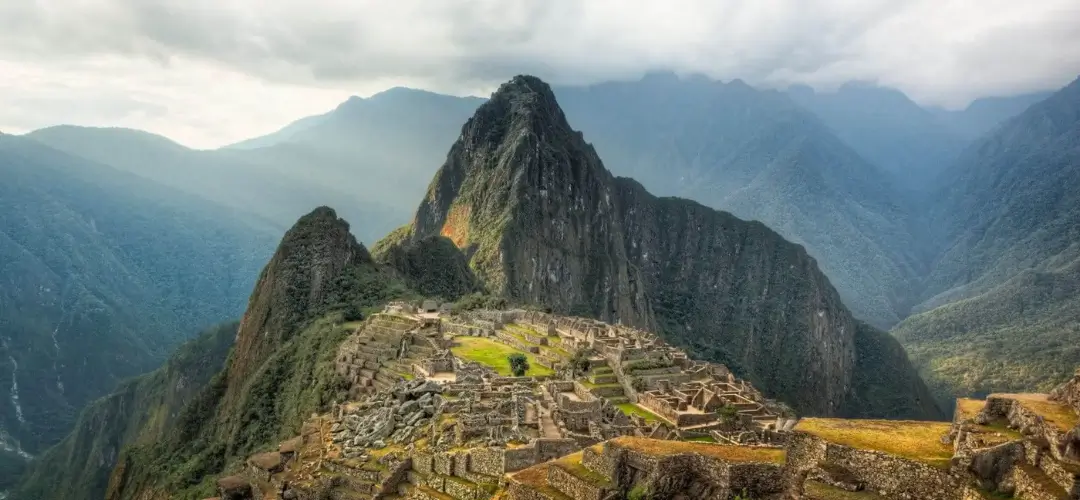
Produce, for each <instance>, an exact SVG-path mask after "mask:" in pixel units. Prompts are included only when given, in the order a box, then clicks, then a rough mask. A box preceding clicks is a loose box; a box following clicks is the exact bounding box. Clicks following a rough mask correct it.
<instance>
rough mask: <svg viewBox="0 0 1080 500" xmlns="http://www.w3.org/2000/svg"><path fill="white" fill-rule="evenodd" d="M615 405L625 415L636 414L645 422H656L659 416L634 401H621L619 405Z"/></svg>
mask: <svg viewBox="0 0 1080 500" xmlns="http://www.w3.org/2000/svg"><path fill="white" fill-rule="evenodd" d="M615 406H616V407H618V408H619V409H620V410H622V412H623V413H625V414H627V415H637V416H639V417H641V418H644V419H645V421H646V422H656V421H657V420H660V417H658V416H656V414H655V413H653V412H651V411H649V410H646V409H645V408H642V407H640V406H638V405H636V404H634V403H623V404H621V405H615Z"/></svg>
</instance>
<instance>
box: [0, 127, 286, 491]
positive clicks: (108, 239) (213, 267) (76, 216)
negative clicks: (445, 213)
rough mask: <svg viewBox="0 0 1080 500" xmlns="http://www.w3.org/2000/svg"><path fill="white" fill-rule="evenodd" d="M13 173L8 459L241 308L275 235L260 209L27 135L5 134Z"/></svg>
mask: <svg viewBox="0 0 1080 500" xmlns="http://www.w3.org/2000/svg"><path fill="white" fill-rule="evenodd" d="M0 175H2V177H3V178H4V182H3V183H0V184H2V185H0V276H3V278H4V281H3V283H0V338H2V340H3V342H2V348H3V350H4V352H3V354H2V355H0V363H2V364H3V367H2V368H0V385H2V386H3V387H5V388H8V390H9V392H8V393H7V394H5V395H4V397H2V398H0V428H2V432H0V436H2V438H3V439H2V442H3V445H4V446H5V447H6V448H10V450H9V451H10V452H12V453H9V454H6V455H5V460H6V459H7V458H14V457H13V456H12V457H9V456H8V455H14V454H15V453H17V452H19V451H20V450H21V452H23V453H24V454H25V453H29V454H37V453H39V452H40V451H42V450H43V449H44V448H45V447H46V446H48V445H51V444H53V443H56V442H57V441H59V440H60V439H61V438H62V437H63V436H64V435H65V434H66V433H67V432H68V431H69V430H70V429H71V424H72V423H73V422H74V420H75V418H76V417H77V415H78V412H79V410H80V409H81V408H82V407H83V406H84V405H85V404H86V403H88V402H89V401H91V400H92V399H94V398H97V397H99V396H102V395H104V394H106V393H108V392H109V391H110V390H112V389H113V388H114V387H115V386H116V383H117V382H119V381H120V380H123V379H126V378H128V377H131V376H133V375H137V374H140V373H144V372H147V371H149V370H152V369H154V368H155V367H157V366H158V365H159V363H160V362H161V361H162V360H164V358H165V357H166V356H167V354H168V352H169V351H170V350H171V349H172V348H173V347H174V346H175V345H177V344H178V343H179V342H181V341H182V340H184V339H185V338H187V336H188V335H190V334H191V333H192V330H193V329H196V328H199V327H201V326H205V325H209V324H213V323H217V322H220V321H222V320H226V319H228V318H229V317H231V316H234V315H236V314H237V312H238V311H240V310H242V308H243V303H242V299H241V297H242V296H243V293H244V292H243V291H242V290H244V289H247V288H249V287H250V286H251V284H252V283H253V282H254V278H255V276H256V271H257V269H258V268H257V266H258V262H260V261H262V260H263V259H265V256H266V255H269V250H270V249H271V245H272V242H271V241H272V240H271V238H272V237H271V236H270V234H271V233H270V232H269V229H268V228H266V227H265V226H262V225H260V223H259V222H258V221H257V220H251V219H248V218H245V217H243V216H242V215H239V214H236V213H232V212H230V211H229V210H227V209H225V208H223V207H220V206H215V205H209V204H206V203H205V201H203V200H199V199H197V198H194V197H191V196H186V195H185V194H184V193H181V192H178V191H175V190H171V189H168V188H164V187H162V186H159V185H155V184H154V183H151V182H147V181H145V180H144V179H141V178H139V177H137V176H133V175H130V174H126V173H124V172H120V171H117V170H114V169H111V168H109V167H107V166H104V165H100V164H96V163H93V162H90V161H87V160H85V159H83V158H79V157H74V156H71V155H68V154H65V153H63V152H60V151H57V150H54V149H51V148H48V147H46V146H44V145H42V144H40V143H38V142H36V141H33V140H30V139H27V138H24V137H15V136H5V135H0ZM20 460H21V459H20ZM2 479H4V480H8V479H11V478H9V477H5V478H2Z"/></svg>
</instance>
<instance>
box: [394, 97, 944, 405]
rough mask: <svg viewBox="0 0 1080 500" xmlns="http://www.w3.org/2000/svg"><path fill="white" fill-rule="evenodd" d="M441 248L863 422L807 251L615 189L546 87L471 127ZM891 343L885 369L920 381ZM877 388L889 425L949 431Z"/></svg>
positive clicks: (622, 186)
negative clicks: (853, 408) (450, 245)
mask: <svg viewBox="0 0 1080 500" xmlns="http://www.w3.org/2000/svg"><path fill="white" fill-rule="evenodd" d="M435 235H442V236H445V237H447V238H449V239H450V240H451V241H453V242H454V244H455V245H457V246H458V247H459V248H460V249H461V250H462V251H463V252H464V254H465V255H466V256H467V257H468V259H469V263H470V265H471V267H472V268H473V270H474V271H475V272H476V274H477V276H478V277H479V279H480V280H481V281H482V282H483V284H484V285H485V286H486V287H487V288H488V289H489V290H490V291H492V292H494V293H497V294H500V295H503V296H506V297H507V298H510V299H512V300H516V301H520V302H525V303H533V304H541V305H545V306H549V307H551V308H553V309H554V310H556V311H559V312H563V313H570V314H579V315H587V316H593V317H597V318H600V319H602V320H605V321H609V322H613V323H615V322H618V323H623V324H629V325H635V326H640V327H644V328H650V329H658V330H659V331H661V332H662V333H663V334H664V336H665V337H666V339H667V340H668V341H670V342H672V343H674V344H676V345H682V346H685V347H687V348H688V349H689V350H691V351H692V352H694V353H696V354H699V355H703V356H705V357H707V358H709V359H712V360H715V361H721V362H724V363H726V364H728V365H729V366H731V367H732V368H733V369H735V370H736V371H737V372H739V373H740V374H741V375H744V376H746V377H747V378H749V379H750V380H751V381H753V382H754V383H755V384H757V385H759V386H760V387H763V388H764V389H765V390H766V391H767V392H769V393H771V395H773V396H776V397H778V398H780V399H783V400H785V401H787V402H789V403H791V404H792V405H793V406H794V407H795V408H796V409H797V410H799V411H800V412H803V413H808V414H820V415H836V414H840V413H851V412H848V411H846V410H844V408H845V407H846V406H849V405H846V402H847V401H849V400H850V399H852V398H857V397H858V394H856V392H857V391H856V385H855V384H854V380H855V377H857V374H856V370H857V366H859V364H858V363H857V361H856V356H857V355H861V354H863V353H862V351H859V350H857V349H856V335H859V333H858V330H859V329H858V328H857V326H856V322H855V320H854V319H853V318H852V316H851V314H850V313H849V312H848V310H847V309H846V308H845V307H844V305H843V304H842V303H841V300H840V298H839V295H838V294H837V292H836V290H835V289H834V288H833V287H832V285H831V284H830V283H829V281H828V279H827V278H826V277H825V276H824V275H823V274H822V273H821V272H820V270H819V269H818V266H817V263H816V262H815V261H814V259H813V258H811V257H810V256H808V255H807V253H806V252H805V250H804V249H803V248H802V247H801V246H798V245H795V244H792V243H790V242H788V241H786V240H784V239H783V238H782V237H780V236H779V235H778V234H776V233H775V232H773V231H771V230H770V229H768V228H767V227H765V226H764V225H763V224H760V223H757V222H746V221H742V220H740V219H738V218H736V217H734V216H732V215H730V214H728V213H725V212H720V211H716V210H713V209H710V208H707V207H705V206H702V205H700V204H697V203H694V202H691V201H688V200H682V199H678V198H657V197H655V196H652V195H651V194H649V193H648V192H647V191H645V189H644V188H642V187H641V185H639V184H638V183H637V182H635V181H633V180H630V179H623V178H616V177H614V176H612V175H611V173H610V172H608V171H607V170H606V169H605V168H604V166H603V164H602V162H601V161H600V158H599V157H598V156H597V154H596V152H595V150H594V149H593V148H592V146H591V145H589V144H588V143H586V142H585V139H584V137H583V136H582V134H581V133H579V132H575V131H574V130H573V129H571V128H570V125H569V124H568V123H567V121H566V118H565V116H564V115H563V112H562V111H561V110H560V108H559V106H558V104H557V103H556V101H555V97H554V95H553V94H552V92H551V89H550V88H549V87H548V86H547V84H545V83H544V82H542V81H540V80H539V79H537V78H534V77H529V76H518V77H515V78H514V79H513V80H511V81H510V82H508V83H506V84H504V85H503V86H502V87H500V89H499V90H498V91H497V92H496V93H495V94H494V95H493V96H492V98H491V99H490V100H489V101H488V102H487V103H485V104H484V105H482V106H481V107H480V108H479V109H478V110H477V112H476V115H475V116H473V118H471V119H470V120H469V121H468V122H467V123H466V124H465V126H464V127H463V128H462V132H461V136H460V138H459V139H458V141H457V142H456V143H455V144H454V145H453V147H452V148H451V150H450V153H449V155H448V156H447V159H446V162H445V164H444V165H443V166H442V168H441V169H440V170H439V171H438V173H437V174H436V176H435V179H434V180H433V181H432V183H431V185H430V187H429V189H428V193H427V195H426V197H425V198H424V200H423V201H422V202H421V204H420V207H419V209H418V210H417V213H416V216H415V219H414V221H413V224H412V230H411V240H412V241H413V242H416V241H420V240H422V239H424V238H430V237H432V236H435ZM878 333H880V332H878ZM874 340H875V341H879V340H881V338H875V339H874ZM878 343H880V342H878ZM885 343H888V344H889V345H888V346H884V347H885V348H884V349H882V350H881V352H875V353H870V355H872V356H875V357H877V361H879V362H880V363H881V364H884V365H885V366H888V367H894V368H895V369H897V370H899V371H901V372H905V373H907V372H911V371H912V368H911V367H910V365H909V363H908V361H907V358H906V356H905V355H904V353H903V350H902V349H901V348H899V346H898V345H895V342H894V341H892V340H891V339H888V338H887V337H886V338H885ZM892 347H895V349H893V348H892ZM915 380H918V379H917V377H915ZM886 383H887V381H886ZM874 390H881V391H883V392H890V393H894V395H895V397H896V399H898V400H902V402H901V404H899V405H893V406H892V407H891V408H890V413H891V414H890V415H888V416H896V417H922V418H926V417H930V418H939V417H941V415H940V412H939V411H938V410H937V408H936V407H935V406H934V404H933V402H932V401H931V398H930V397H929V396H928V394H926V389H925V387H924V386H923V385H922V384H921V382H919V383H918V384H916V386H915V387H908V386H906V385H905V386H903V387H890V386H886V387H875V388H874ZM855 413H860V412H858V411H857V412H855ZM869 413H875V412H873V411H872V412H869ZM879 416H880V415H879Z"/></svg>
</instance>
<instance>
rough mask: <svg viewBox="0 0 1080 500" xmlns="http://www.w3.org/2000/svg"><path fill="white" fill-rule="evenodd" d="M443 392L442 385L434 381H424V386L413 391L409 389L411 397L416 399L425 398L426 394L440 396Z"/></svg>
mask: <svg viewBox="0 0 1080 500" xmlns="http://www.w3.org/2000/svg"><path fill="white" fill-rule="evenodd" d="M442 391H443V388H442V386H441V385H439V384H438V383H436V382H434V381H431V380H427V381H424V382H423V383H422V384H420V385H418V386H416V387H414V388H412V389H409V395H410V396H415V397H423V395H424V394H439V393H442Z"/></svg>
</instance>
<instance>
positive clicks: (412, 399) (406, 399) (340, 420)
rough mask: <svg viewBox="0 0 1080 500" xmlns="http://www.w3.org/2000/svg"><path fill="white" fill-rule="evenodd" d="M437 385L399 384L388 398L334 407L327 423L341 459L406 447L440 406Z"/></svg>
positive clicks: (431, 383)
mask: <svg viewBox="0 0 1080 500" xmlns="http://www.w3.org/2000/svg"><path fill="white" fill-rule="evenodd" d="M442 391H443V388H442V386H441V385H439V384H437V383H434V382H430V381H426V380H423V379H417V380H413V381H411V382H401V383H399V384H398V385H397V386H396V387H395V388H394V389H393V390H392V391H390V393H389V394H385V395H380V396H373V397H370V398H368V399H367V400H366V401H362V402H359V403H354V404H345V405H338V406H337V408H336V410H335V412H334V414H333V418H332V420H331V422H332V426H331V429H330V432H331V438H332V441H333V443H335V444H336V445H338V446H340V447H341V450H342V456H343V457H345V458H361V459H363V455H364V453H365V450H367V449H369V448H375V449H379V448H385V447H386V446H387V444H389V443H406V442H410V441H411V440H413V439H414V438H416V437H417V436H418V435H419V434H420V433H422V432H424V431H425V429H426V427H425V426H427V425H428V424H429V423H430V422H431V421H432V419H433V418H434V417H435V416H436V414H437V413H438V412H439V410H440V408H441V407H442V405H443V404H444V401H443V399H442V397H441V396H440V394H441V393H442Z"/></svg>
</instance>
